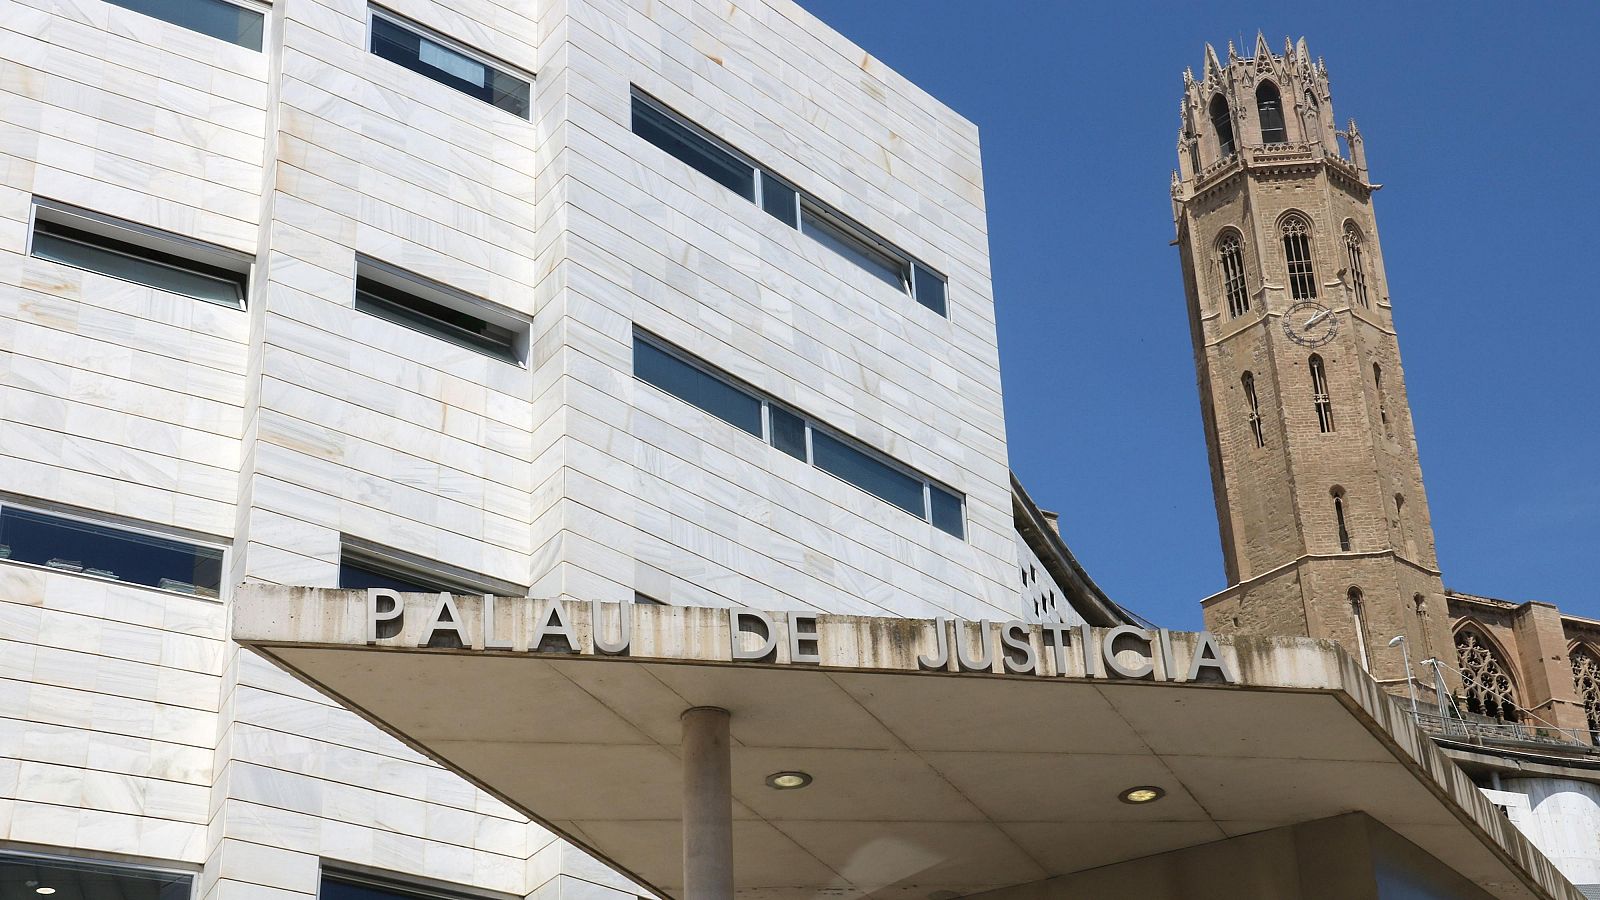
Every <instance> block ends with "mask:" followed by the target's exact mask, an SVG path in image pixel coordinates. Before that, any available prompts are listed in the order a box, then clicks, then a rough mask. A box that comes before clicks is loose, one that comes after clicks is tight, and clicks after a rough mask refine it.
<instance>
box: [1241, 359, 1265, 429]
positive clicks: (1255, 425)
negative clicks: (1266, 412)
mask: <svg viewBox="0 0 1600 900" xmlns="http://www.w3.org/2000/svg"><path fill="white" fill-rule="evenodd" d="M1239 383H1240V385H1241V386H1243V387H1244V402H1245V403H1246V404H1247V405H1248V406H1249V409H1250V413H1249V416H1250V433H1251V434H1252V435H1254V436H1255V439H1256V446H1257V447H1265V446H1266V445H1267V434H1266V432H1265V431H1264V430H1263V429H1262V426H1261V399H1260V398H1259V397H1257V396H1256V376H1254V375H1252V374H1250V373H1249V372H1246V373H1244V374H1243V375H1241V376H1239Z"/></svg>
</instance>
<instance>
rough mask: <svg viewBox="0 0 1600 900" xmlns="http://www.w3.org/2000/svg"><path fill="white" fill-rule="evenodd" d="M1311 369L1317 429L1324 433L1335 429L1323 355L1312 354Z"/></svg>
mask: <svg viewBox="0 0 1600 900" xmlns="http://www.w3.org/2000/svg"><path fill="white" fill-rule="evenodd" d="M1307 367H1308V368H1309V369H1310V370H1311V402H1312V403H1314V404H1316V407H1317V430H1318V431H1320V432H1322V433H1323V434H1328V433H1329V432H1331V431H1333V398H1332V397H1331V396H1330V395H1329V394H1328V372H1327V370H1326V369H1325V368H1324V367H1323V365H1322V357H1321V356H1318V355H1317V354H1315V353H1313V354H1311V359H1310V360H1309V362H1308V363H1307Z"/></svg>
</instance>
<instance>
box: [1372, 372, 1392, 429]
mask: <svg viewBox="0 0 1600 900" xmlns="http://www.w3.org/2000/svg"><path fill="white" fill-rule="evenodd" d="M1372 386H1373V388H1374V389H1375V390H1376V391H1377V392H1378V423H1379V424H1381V425H1382V426H1383V430H1384V432H1385V433H1388V432H1389V430H1390V429H1389V398H1388V397H1386V396H1384V393H1383V366H1381V365H1379V364H1377V363H1373V364H1372Z"/></svg>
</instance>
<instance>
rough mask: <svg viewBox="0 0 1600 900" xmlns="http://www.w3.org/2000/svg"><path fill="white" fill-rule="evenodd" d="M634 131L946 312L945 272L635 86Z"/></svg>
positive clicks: (899, 288)
mask: <svg viewBox="0 0 1600 900" xmlns="http://www.w3.org/2000/svg"><path fill="white" fill-rule="evenodd" d="M633 132H634V134H637V135H638V136H640V137H642V138H644V139H645V140H647V141H649V142H650V143H652V144H654V145H655V146H657V147H659V148H661V149H662V150H665V151H666V152H667V153H669V154H671V155H672V156H673V157H675V158H676V159H678V160H679V161H681V162H683V163H685V164H687V165H688V166H689V167H690V168H693V169H695V170H696V171H698V172H700V173H701V174H703V175H705V176H706V177H708V178H710V179H711V180H713V181H715V182H717V183H718V184H720V185H722V186H723V187H726V188H728V189H729V190H731V191H733V192H735V193H737V194H738V195H739V196H741V197H743V198H745V199H746V200H749V201H751V202H752V203H755V204H757V205H758V206H760V207H761V208H762V209H764V210H766V211H767V213H768V214H770V215H771V216H772V217H773V218H775V219H777V220H778V221H780V222H782V223H784V224H785V225H788V226H789V227H790V228H795V229H798V230H799V231H800V232H801V233H802V234H804V235H806V236H808V237H810V238H811V239H812V240H814V241H816V242H817V243H818V244H821V245H822V246H824V247H827V248H828V249H829V250H832V251H833V252H834V253H837V254H839V255H840V256H842V257H844V258H845V259H847V260H849V261H850V262H852V263H854V264H855V265H857V266H859V267H860V268H861V269H862V270H863V271H865V272H866V273H868V274H869V275H871V276H872V277H874V278H876V279H878V280H879V281H882V282H883V283H885V284H887V285H889V286H890V287H893V288H894V289H895V290H897V291H900V292H902V293H905V294H909V295H910V296H911V298H912V299H914V300H916V301H917V302H918V303H920V304H922V305H923V306H926V307H927V308H928V309H931V310H933V311H934V312H936V313H938V314H939V315H941V316H945V317H948V316H949V315H950V312H949V307H948V302H947V297H946V294H947V284H946V279H945V277H944V276H943V275H941V274H939V273H938V272H935V271H934V270H933V269H932V268H930V267H929V266H927V265H924V264H923V263H921V262H919V261H917V260H916V259H914V258H913V257H911V256H910V255H909V254H907V253H905V252H903V251H901V250H900V249H899V248H897V247H895V246H894V245H893V244H891V243H889V242H888V241H885V240H883V239H882V238H880V237H878V236H877V235H875V234H873V233H872V232H871V231H869V230H868V229H866V228H863V227H862V226H860V225H858V224H857V223H855V222H852V221H850V219H848V218H847V217H845V216H844V215H841V214H840V213H838V212H837V211H834V210H831V209H828V208H827V207H826V205H825V204H823V203H822V202H821V201H820V200H818V199H816V198H815V197H812V196H810V195H809V194H806V193H805V192H803V191H800V190H797V189H796V188H795V187H794V186H793V185H792V184H790V183H789V182H788V181H785V180H784V179H782V178H780V177H778V176H777V175H775V174H773V173H772V172H769V171H768V170H767V169H765V168H764V167H763V166H761V165H760V164H759V163H756V162H753V161H752V160H751V159H750V158H749V157H747V156H745V155H744V154H742V153H740V152H738V151H737V150H734V149H733V148H731V147H729V146H727V145H726V144H723V143H722V142H721V141H718V140H717V139H715V138H713V137H711V136H710V135H708V134H706V133H704V132H703V131H701V130H700V129H699V128H698V127H696V126H695V125H693V124H692V123H690V122H689V121H688V120H687V119H684V118H683V117H681V116H679V115H678V114H676V113H674V112H672V111H671V110H669V109H667V107H666V106H664V105H662V104H661V103H659V102H658V101H656V100H655V99H653V98H651V97H647V96H645V95H643V94H642V93H640V92H639V91H638V90H637V89H635V91H634V94H633Z"/></svg>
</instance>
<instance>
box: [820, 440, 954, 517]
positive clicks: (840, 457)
mask: <svg viewBox="0 0 1600 900" xmlns="http://www.w3.org/2000/svg"><path fill="white" fill-rule="evenodd" d="M811 451H812V453H813V454H814V457H813V460H812V461H813V462H815V463H816V465H817V468H819V469H821V470H822V471H824V472H829V473H831V474H834V475H837V476H839V477H840V478H843V479H844V480H845V481H848V482H850V483H851V484H853V485H855V486H856V487H858V488H861V489H862V490H863V491H866V492H867V493H869V494H872V495H873V496H875V497H878V498H880V499H883V500H887V501H889V502H890V503H893V504H894V505H895V506H898V507H900V508H901V509H903V510H905V511H906V512H908V513H911V514H912V515H914V516H917V517H919V518H927V507H926V505H925V504H924V503H923V497H922V482H921V481H919V480H917V479H915V478H912V477H911V476H910V475H907V474H906V473H904V472H902V471H900V470H899V469H896V468H895V467H894V466H891V465H889V464H888V463H885V462H883V461H881V460H879V459H877V458H875V457H873V456H872V455H871V454H868V453H863V452H862V451H860V450H857V449H856V448H855V447H852V446H850V445H849V444H847V443H845V442H844V441H841V440H839V439H838V438H836V437H834V436H833V435H831V434H828V433H827V432H825V431H817V430H812V432H811Z"/></svg>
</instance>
